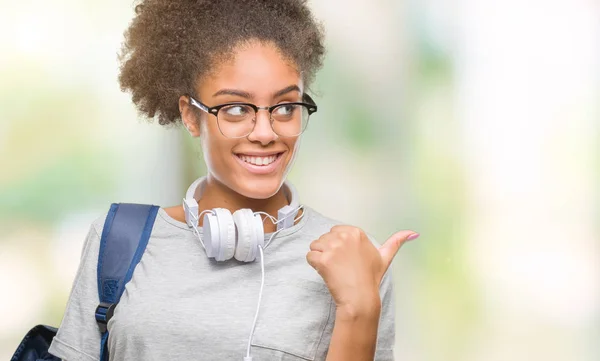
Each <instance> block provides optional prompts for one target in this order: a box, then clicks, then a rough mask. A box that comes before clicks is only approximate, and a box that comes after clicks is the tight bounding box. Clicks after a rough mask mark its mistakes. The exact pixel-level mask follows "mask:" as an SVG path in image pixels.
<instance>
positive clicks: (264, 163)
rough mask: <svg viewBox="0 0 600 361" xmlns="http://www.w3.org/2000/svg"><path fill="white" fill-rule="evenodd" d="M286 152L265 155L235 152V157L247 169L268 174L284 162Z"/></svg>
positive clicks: (251, 171)
mask: <svg viewBox="0 0 600 361" xmlns="http://www.w3.org/2000/svg"><path fill="white" fill-rule="evenodd" d="M284 153H285V152H281V153H272V154H265V155H260V156H258V155H254V154H243V153H238V154H235V158H236V159H237V160H238V162H239V163H240V164H241V165H242V167H244V168H245V169H246V170H247V171H249V172H250V173H254V174H268V173H272V172H274V171H275V170H276V169H278V168H279V165H280V164H281V162H282V159H283V157H282V155H283V154H284Z"/></svg>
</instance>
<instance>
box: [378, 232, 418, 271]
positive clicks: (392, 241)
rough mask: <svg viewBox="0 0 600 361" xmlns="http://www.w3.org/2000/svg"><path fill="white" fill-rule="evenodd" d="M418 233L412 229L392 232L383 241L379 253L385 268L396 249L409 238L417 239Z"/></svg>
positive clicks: (396, 251)
mask: <svg viewBox="0 0 600 361" xmlns="http://www.w3.org/2000/svg"><path fill="white" fill-rule="evenodd" d="M418 237H419V234H418V233H416V232H413V231H408V230H407V231H400V232H396V233H394V234H393V235H392V236H391V237H390V238H388V239H387V241H385V243H384V244H383V245H382V246H381V247H379V254H380V255H381V259H382V260H383V263H384V265H385V269H386V270H387V269H388V267H389V266H390V264H391V263H392V260H393V259H394V257H395V256H396V254H397V253H398V250H399V249H400V247H402V245H403V244H404V243H405V242H406V241H409V240H413V239H417V238H418Z"/></svg>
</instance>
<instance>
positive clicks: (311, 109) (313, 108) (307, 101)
mask: <svg viewBox="0 0 600 361" xmlns="http://www.w3.org/2000/svg"><path fill="white" fill-rule="evenodd" d="M188 98H189V101H190V104H192V105H193V106H195V107H196V108H198V109H200V110H202V111H204V112H206V113H208V114H212V115H214V116H215V118H217V126H218V128H219V132H221V134H222V135H223V136H224V137H226V138H230V139H240V138H246V137H247V136H248V135H250V134H252V132H253V131H254V128H255V127H256V117H255V118H254V120H253V122H254V126H253V127H252V129H251V130H250V132H248V134H246V135H243V136H240V137H228V136H226V135H225V133H223V130H222V129H221V124H220V122H219V117H218V114H219V111H220V110H221V109H222V108H225V107H228V106H232V105H246V106H249V107H250V108H252V109H253V110H254V114H255V115H256V114H258V111H259V110H267V111H268V112H269V120H270V121H271V129H272V130H273V132H274V133H275V134H277V135H278V136H280V137H284V138H294V137H297V136H300V135H301V134H302V133H304V131H305V130H306V127H307V126H308V121H307V122H306V126H305V127H304V129H302V132H301V133H300V134H298V135H281V134H279V133H277V132H276V131H275V128H273V122H274V119H273V111H274V110H275V109H277V108H279V107H282V106H286V105H302V106H305V107H306V108H307V109H308V116H309V119H310V116H311V115H313V114H314V113H316V112H317V110H318V107H317V104H316V103H315V101H314V100H313V99H312V98H311V97H310V95H308V94H303V95H302V98H303V100H304V101H303V102H286V103H279V104H276V105H272V106H268V107H259V106H257V105H255V104H252V103H244V102H232V103H225V104H219V105H216V106H214V107H209V106H208V105H206V104H204V103H202V102H201V101H199V100H197V99H196V98H194V97H193V96H191V95H189V94H188Z"/></svg>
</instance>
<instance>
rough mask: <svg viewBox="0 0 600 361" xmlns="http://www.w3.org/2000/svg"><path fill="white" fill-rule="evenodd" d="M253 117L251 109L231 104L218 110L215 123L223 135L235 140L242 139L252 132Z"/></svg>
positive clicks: (254, 114)
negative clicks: (216, 122)
mask: <svg viewBox="0 0 600 361" xmlns="http://www.w3.org/2000/svg"><path fill="white" fill-rule="evenodd" d="M255 116H256V113H255V112H254V109H252V107H250V106H248V105H243V104H242V105H239V104H232V105H228V106H226V107H223V108H221V109H220V110H219V114H218V115H217V121H218V122H219V129H221V132H222V133H223V135H225V136H226V137H230V138H237V137H244V136H246V135H248V134H250V132H252V128H253V127H254V118H255Z"/></svg>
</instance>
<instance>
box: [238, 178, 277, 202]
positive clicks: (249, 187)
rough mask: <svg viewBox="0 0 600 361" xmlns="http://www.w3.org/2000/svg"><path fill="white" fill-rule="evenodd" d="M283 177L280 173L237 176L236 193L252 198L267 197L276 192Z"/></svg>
mask: <svg viewBox="0 0 600 361" xmlns="http://www.w3.org/2000/svg"><path fill="white" fill-rule="evenodd" d="M283 182H284V179H283V177H282V175H281V174H274V175H272V176H269V177H239V178H236V181H235V183H236V185H237V187H236V188H237V189H234V190H235V191H236V192H237V193H239V194H241V195H243V196H244V197H248V198H252V199H268V198H271V197H272V196H274V195H275V194H277V192H278V191H279V189H280V188H281V185H282V184H283Z"/></svg>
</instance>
